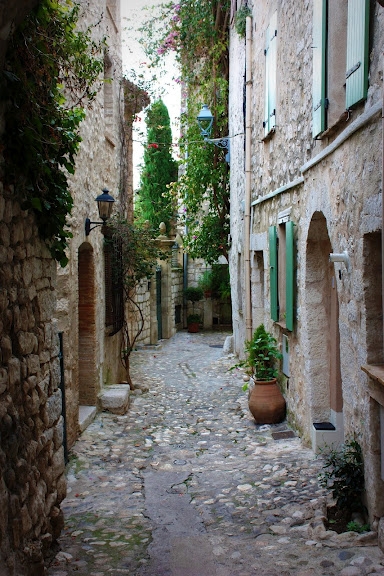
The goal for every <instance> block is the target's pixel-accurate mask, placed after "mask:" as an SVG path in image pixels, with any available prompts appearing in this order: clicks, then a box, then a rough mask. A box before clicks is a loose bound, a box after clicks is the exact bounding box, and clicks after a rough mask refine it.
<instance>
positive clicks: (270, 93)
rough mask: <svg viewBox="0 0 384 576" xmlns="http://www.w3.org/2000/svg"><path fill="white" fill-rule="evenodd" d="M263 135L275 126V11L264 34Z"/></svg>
mask: <svg viewBox="0 0 384 576" xmlns="http://www.w3.org/2000/svg"><path fill="white" fill-rule="evenodd" d="M264 54H265V106H264V122H263V127H264V136H267V135H268V134H269V133H270V132H271V131H272V130H274V129H275V126H276V65H277V12H275V13H274V14H273V16H272V18H271V20H270V23H269V26H268V28H267V31H266V36H265V51H264Z"/></svg>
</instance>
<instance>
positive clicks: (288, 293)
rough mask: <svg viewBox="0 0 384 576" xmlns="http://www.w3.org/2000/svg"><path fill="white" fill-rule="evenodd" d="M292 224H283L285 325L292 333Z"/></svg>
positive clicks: (293, 245)
mask: <svg viewBox="0 0 384 576" xmlns="http://www.w3.org/2000/svg"><path fill="white" fill-rule="evenodd" d="M294 226H295V225H294V223H293V222H291V221H290V222H287V223H286V224H285V250H286V257H285V325H286V328H287V330H290V331H291V332H292V330H293V324H294V310H295V267H296V266H295V265H296V250H295V239H294Z"/></svg>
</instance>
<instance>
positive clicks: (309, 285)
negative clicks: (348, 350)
mask: <svg viewBox="0 0 384 576" xmlns="http://www.w3.org/2000/svg"><path fill="white" fill-rule="evenodd" d="M332 252H333V250H332V246H331V242H330V239H329V234H328V228H327V222H326V219H325V216H324V214H323V213H322V212H315V213H314V214H313V216H312V219H311V223H310V226H309V230H308V237H307V244H306V277H305V294H304V301H305V306H306V317H307V326H306V332H307V342H308V345H307V346H306V375H307V382H308V394H309V408H310V423H309V424H310V429H311V438H312V448H313V449H314V450H315V451H318V450H319V449H320V448H322V447H324V446H325V445H328V446H331V445H332V446H334V447H335V446H337V445H338V444H340V443H341V442H343V441H344V425H343V394H342V382H341V371H340V336H339V310H338V295H337V281H336V276H335V269H334V264H332V263H330V262H329V255H330V253H332Z"/></svg>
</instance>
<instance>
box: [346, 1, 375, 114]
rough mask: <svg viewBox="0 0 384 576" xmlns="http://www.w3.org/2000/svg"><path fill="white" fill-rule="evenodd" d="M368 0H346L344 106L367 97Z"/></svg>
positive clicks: (348, 106) (349, 105) (347, 106)
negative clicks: (346, 27)
mask: <svg viewBox="0 0 384 576" xmlns="http://www.w3.org/2000/svg"><path fill="white" fill-rule="evenodd" d="M369 4H370V3H369V0H348V29H347V69H346V74H345V78H346V100H345V102H346V108H347V109H348V108H350V107H351V106H353V105H354V104H357V103H358V102H360V101H361V100H364V99H365V98H366V97H367V90H368V50H369Z"/></svg>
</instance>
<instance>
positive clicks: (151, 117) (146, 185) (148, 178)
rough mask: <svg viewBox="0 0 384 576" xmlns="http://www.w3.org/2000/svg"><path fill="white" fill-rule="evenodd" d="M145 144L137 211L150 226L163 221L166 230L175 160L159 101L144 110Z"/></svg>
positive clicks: (170, 215)
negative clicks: (145, 114) (145, 116)
mask: <svg viewBox="0 0 384 576" xmlns="http://www.w3.org/2000/svg"><path fill="white" fill-rule="evenodd" d="M146 123H147V146H146V149H145V152H144V166H143V171H142V174H141V183H140V190H139V201H138V211H139V214H140V217H141V218H142V219H143V220H148V221H149V222H150V224H151V228H153V229H154V230H156V231H157V230H158V229H159V224H160V223H161V222H165V224H166V226H167V230H168V231H169V230H170V227H171V222H172V219H173V217H174V214H175V205H174V201H173V196H172V194H171V192H170V189H169V185H170V184H171V183H172V182H174V181H175V180H176V179H177V162H176V161H175V160H174V159H173V157H172V132H171V124H170V120H169V114H168V109H167V107H166V106H165V104H164V103H163V101H162V100H158V101H157V102H154V104H152V106H151V107H150V108H149V110H148V112H147V120H146Z"/></svg>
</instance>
